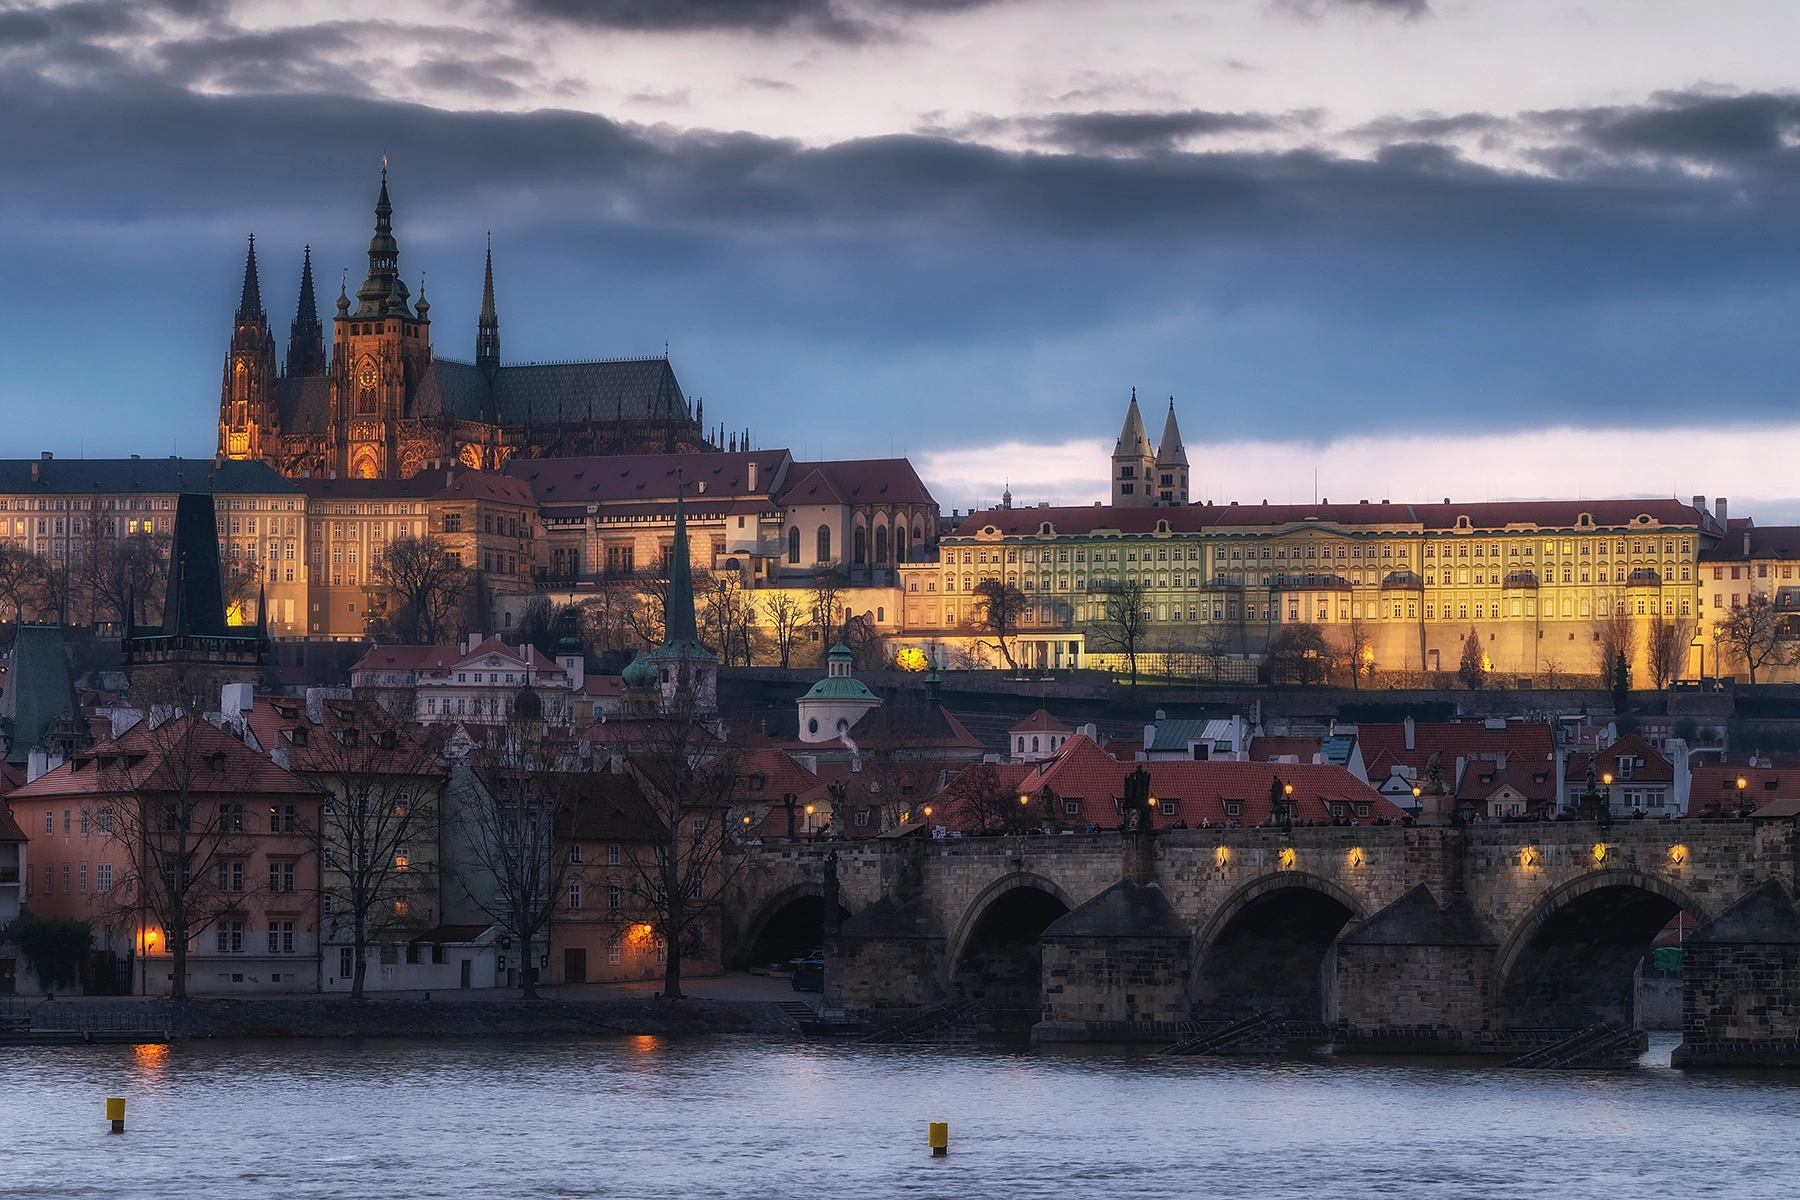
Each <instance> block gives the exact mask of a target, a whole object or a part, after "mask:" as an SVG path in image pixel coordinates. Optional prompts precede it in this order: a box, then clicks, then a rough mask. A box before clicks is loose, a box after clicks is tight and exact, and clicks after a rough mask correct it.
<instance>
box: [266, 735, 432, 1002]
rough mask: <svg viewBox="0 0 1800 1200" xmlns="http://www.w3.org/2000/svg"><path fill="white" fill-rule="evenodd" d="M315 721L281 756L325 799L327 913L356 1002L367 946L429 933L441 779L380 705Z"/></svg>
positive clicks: (424, 751)
mask: <svg viewBox="0 0 1800 1200" xmlns="http://www.w3.org/2000/svg"><path fill="white" fill-rule="evenodd" d="M318 716H319V720H318V721H317V722H314V721H313V720H311V719H309V718H308V719H302V720H300V721H299V722H297V723H296V724H295V725H294V726H293V728H292V730H291V731H286V732H285V734H284V736H285V738H286V745H285V747H277V749H283V750H285V752H286V754H287V756H288V759H289V767H290V769H292V770H294V771H296V772H298V773H299V774H300V775H301V776H302V778H305V779H307V780H308V781H309V782H311V783H312V784H313V785H314V786H315V787H317V788H318V789H319V791H320V793H321V795H322V798H323V802H322V804H321V806H320V810H319V811H320V816H319V841H320V846H321V851H322V854H323V856H324V861H323V863H322V864H321V866H322V867H323V881H322V885H321V896H322V901H321V907H322V909H323V910H324V912H325V913H327V914H329V916H328V917H326V918H324V922H325V923H327V924H329V925H330V927H331V929H332V932H333V933H334V934H336V933H337V932H338V931H340V930H347V932H348V934H349V941H350V944H351V946H352V947H353V952H354V956H355V967H354V968H353V970H354V974H353V976H352V980H351V986H350V997H351V999H353V1000H360V999H362V997H363V985H364V979H365V977H366V975H367V972H368V961H369V949H370V947H371V946H375V945H379V944H380V943H381V942H382V941H385V940H386V937H385V936H384V935H387V934H390V933H392V932H394V931H396V930H399V931H410V932H421V931H423V930H424V929H426V928H428V927H429V924H430V922H429V919H428V916H429V914H431V912H432V910H433V906H434V905H435V901H436V897H437V890H438V879H437V863H436V861H435V858H436V855H435V849H436V845H437V841H438V836H437V835H438V825H437V792H438V789H439V787H440V786H441V784H442V782H443V777H444V771H443V768H441V767H440V766H438V765H437V763H436V762H434V761H433V760H432V757H431V755H430V753H429V752H428V751H427V749H426V748H425V746H424V744H423V743H422V742H420V741H419V740H417V739H416V738H413V737H411V736H409V735H408V734H407V733H406V732H405V731H404V730H402V729H400V728H398V727H397V726H396V724H395V723H394V721H393V719H392V718H391V717H389V716H388V714H387V713H386V712H385V711H384V710H383V709H382V708H381V707H380V706H379V705H376V704H374V703H372V702H368V701H362V702H356V701H349V700H327V701H325V702H324V704H323V705H322V706H321V711H320V712H319V713H318ZM419 851H423V852H424V853H420V852H419ZM333 940H336V938H335V937H334V938H333Z"/></svg>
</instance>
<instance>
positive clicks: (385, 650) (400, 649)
mask: <svg viewBox="0 0 1800 1200" xmlns="http://www.w3.org/2000/svg"><path fill="white" fill-rule="evenodd" d="M461 657H462V652H461V651H460V650H459V649H458V648H457V647H455V646H401V645H393V646H370V647H369V649H368V652H367V653H365V654H364V655H363V656H362V657H361V658H359V659H357V660H356V662H355V663H353V664H351V667H350V669H351V670H352V671H446V670H449V669H450V667H451V666H452V665H454V664H455V662H456V660H457V659H459V658H461Z"/></svg>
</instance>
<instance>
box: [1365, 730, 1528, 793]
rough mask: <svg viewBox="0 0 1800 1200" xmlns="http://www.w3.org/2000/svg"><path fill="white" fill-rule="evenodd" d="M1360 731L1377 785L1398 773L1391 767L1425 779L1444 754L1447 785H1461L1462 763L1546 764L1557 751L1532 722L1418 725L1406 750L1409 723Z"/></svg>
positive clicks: (1368, 765)
mask: <svg viewBox="0 0 1800 1200" xmlns="http://www.w3.org/2000/svg"><path fill="white" fill-rule="evenodd" d="M1356 728H1357V734H1356V736H1357V740H1358V741H1360V742H1361V743H1362V754H1363V766H1364V768H1365V769H1366V770H1367V771H1368V773H1369V779H1370V780H1371V781H1372V782H1375V783H1380V782H1381V781H1382V780H1383V779H1386V778H1387V777H1388V776H1389V775H1391V774H1393V771H1392V770H1390V768H1391V767H1395V766H1401V767H1411V768H1412V769H1413V771H1414V772H1415V776H1414V777H1415V778H1418V779H1423V778H1424V777H1425V766H1426V764H1427V763H1428V762H1429V761H1430V760H1431V755H1432V753H1433V752H1434V751H1436V752H1438V754H1439V759H1438V761H1439V763H1440V764H1441V766H1442V767H1443V771H1444V783H1445V786H1450V785H1453V784H1454V783H1455V782H1456V760H1457V759H1458V758H1468V759H1473V758H1479V757H1481V756H1482V755H1487V756H1488V757H1490V758H1491V757H1492V756H1494V755H1496V754H1505V755H1506V756H1507V757H1508V758H1509V759H1511V758H1518V759H1521V760H1524V761H1537V762H1545V761H1548V760H1549V759H1550V758H1551V757H1552V755H1553V753H1554V751H1555V744H1554V742H1553V740H1552V739H1551V736H1550V726H1548V725H1540V724H1538V723H1536V722H1531V721H1508V722H1507V723H1506V728H1504V729H1489V728H1487V726H1486V725H1485V724H1484V723H1482V722H1480V721H1431V722H1424V721H1420V722H1415V723H1414V724H1413V749H1411V750H1408V749H1407V748H1406V726H1405V725H1404V724H1398V725H1388V724H1364V725H1358V726H1357V727H1356Z"/></svg>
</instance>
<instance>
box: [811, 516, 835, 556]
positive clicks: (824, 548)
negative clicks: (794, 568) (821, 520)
mask: <svg viewBox="0 0 1800 1200" xmlns="http://www.w3.org/2000/svg"><path fill="white" fill-rule="evenodd" d="M817 541H818V551H819V553H818V556H817V557H816V558H815V559H814V560H813V561H814V562H822V563H826V562H830V561H831V526H829V525H821V526H819V533H818V538H817Z"/></svg>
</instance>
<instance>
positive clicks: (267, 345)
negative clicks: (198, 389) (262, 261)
mask: <svg viewBox="0 0 1800 1200" xmlns="http://www.w3.org/2000/svg"><path fill="white" fill-rule="evenodd" d="M279 425H280V417H279V414H278V410H277V408H276V406H275V338H274V337H273V336H272V335H271V334H270V333H269V318H268V314H266V313H265V312H263V306H262V284H261V281H260V280H258V278H257V273H256V238H255V236H254V235H253V236H252V237H251V238H250V252H249V254H248V255H247V256H246V257H245V259H244V293H243V296H242V297H241V298H240V299H239V300H238V309H237V315H236V317H235V318H234V319H233V321H232V326H231V349H229V350H227V351H226V353H225V380H224V384H223V386H222V387H221V389H220V395H219V453H220V454H223V455H225V456H226V457H228V458H267V459H268V460H269V461H270V462H276V461H277V460H278V458H279V453H278V451H279V448H278V446H277V445H276V440H277V438H278V437H279V436H280V433H281V430H280V428H279Z"/></svg>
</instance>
